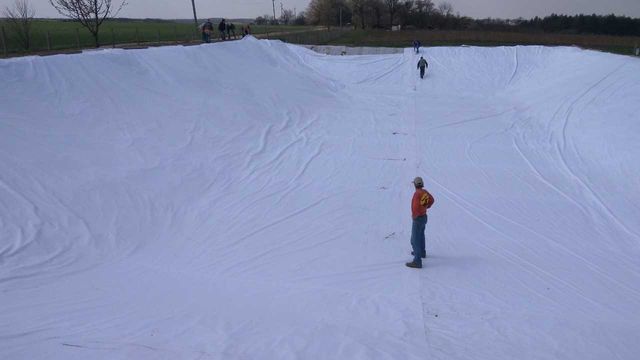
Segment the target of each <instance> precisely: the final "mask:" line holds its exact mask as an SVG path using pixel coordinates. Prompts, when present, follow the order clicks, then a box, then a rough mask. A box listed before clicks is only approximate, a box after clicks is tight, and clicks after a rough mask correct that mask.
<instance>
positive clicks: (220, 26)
mask: <svg viewBox="0 0 640 360" xmlns="http://www.w3.org/2000/svg"><path fill="white" fill-rule="evenodd" d="M218 31H219V32H220V39H221V40H224V39H225V33H226V32H227V23H226V22H225V21H224V19H222V20H221V21H220V23H219V24H218Z"/></svg>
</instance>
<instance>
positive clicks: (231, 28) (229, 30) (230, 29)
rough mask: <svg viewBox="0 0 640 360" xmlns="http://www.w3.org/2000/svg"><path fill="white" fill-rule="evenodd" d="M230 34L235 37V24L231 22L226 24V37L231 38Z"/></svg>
mask: <svg viewBox="0 0 640 360" xmlns="http://www.w3.org/2000/svg"><path fill="white" fill-rule="evenodd" d="M231 35H233V38H234V39H235V38H236V26H235V25H233V23H229V24H228V25H227V38H228V39H231Z"/></svg>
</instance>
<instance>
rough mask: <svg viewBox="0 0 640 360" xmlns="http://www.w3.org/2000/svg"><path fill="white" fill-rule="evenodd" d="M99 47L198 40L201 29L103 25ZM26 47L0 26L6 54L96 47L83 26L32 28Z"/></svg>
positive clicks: (1, 45) (68, 50) (5, 28)
mask: <svg viewBox="0 0 640 360" xmlns="http://www.w3.org/2000/svg"><path fill="white" fill-rule="evenodd" d="M99 35H100V36H99V40H100V46H101V47H116V46H122V47H136V46H149V45H159V44H171V43H181V44H182V43H192V42H196V41H198V42H199V41H200V36H201V35H200V33H199V32H197V31H194V30H193V27H192V26H188V27H184V26H175V27H170V28H163V29H146V28H144V27H141V28H137V27H136V28H131V29H127V30H123V29H117V30H116V29H114V28H103V29H101V30H100V34H99ZM29 42H30V46H29V49H25V48H24V47H23V45H22V43H21V41H20V40H19V39H18V37H17V36H16V34H12V33H10V31H9V30H8V28H7V27H5V26H1V27H0V51H2V53H1V54H2V55H4V56H5V57H7V56H13V55H28V54H42V53H47V52H61V51H62V52H73V51H79V50H82V49H87V48H95V40H94V38H93V36H91V34H89V33H88V32H87V31H86V30H85V29H83V28H74V29H73V30H71V31H70V30H68V29H65V30H64V31H56V30H54V31H51V30H46V31H33V32H32V33H31V36H30V37H29Z"/></svg>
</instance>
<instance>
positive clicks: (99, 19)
mask: <svg viewBox="0 0 640 360" xmlns="http://www.w3.org/2000/svg"><path fill="white" fill-rule="evenodd" d="M49 3H51V6H53V7H54V8H55V9H56V10H57V11H58V13H60V15H62V16H65V17H68V18H69V19H73V20H75V21H78V22H79V23H80V24H81V25H82V26H84V27H85V28H87V30H89V32H90V33H91V35H93V38H94V40H95V44H96V47H99V46H100V38H99V33H100V25H102V23H103V22H104V21H105V20H106V19H109V18H113V17H116V16H117V15H118V13H119V12H120V10H122V8H123V7H124V6H125V5H127V3H126V1H125V0H122V2H121V3H120V6H118V7H117V8H115V7H113V6H112V0H49Z"/></svg>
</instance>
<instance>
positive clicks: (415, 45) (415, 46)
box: [413, 40, 422, 54]
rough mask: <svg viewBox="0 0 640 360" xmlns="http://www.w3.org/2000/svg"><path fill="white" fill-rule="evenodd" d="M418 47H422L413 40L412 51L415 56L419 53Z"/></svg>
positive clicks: (418, 42)
mask: <svg viewBox="0 0 640 360" xmlns="http://www.w3.org/2000/svg"><path fill="white" fill-rule="evenodd" d="M420 46H422V44H421V43H420V40H413V50H415V52H416V54H419V53H420Z"/></svg>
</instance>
